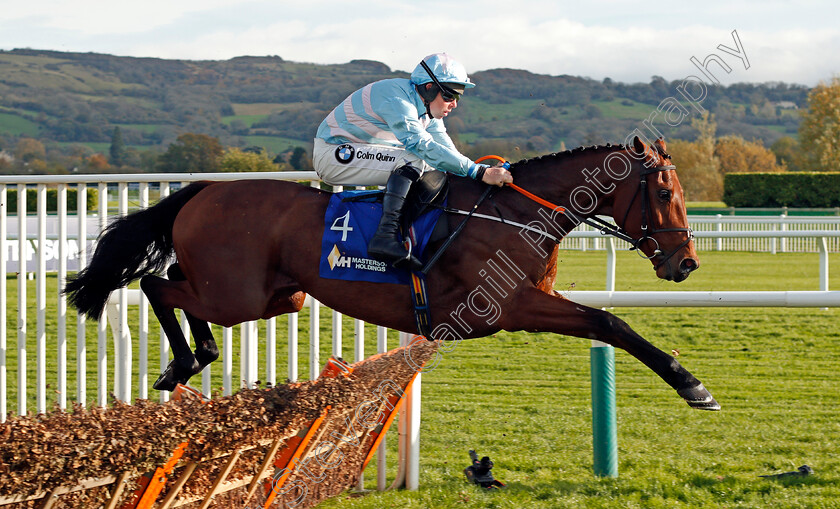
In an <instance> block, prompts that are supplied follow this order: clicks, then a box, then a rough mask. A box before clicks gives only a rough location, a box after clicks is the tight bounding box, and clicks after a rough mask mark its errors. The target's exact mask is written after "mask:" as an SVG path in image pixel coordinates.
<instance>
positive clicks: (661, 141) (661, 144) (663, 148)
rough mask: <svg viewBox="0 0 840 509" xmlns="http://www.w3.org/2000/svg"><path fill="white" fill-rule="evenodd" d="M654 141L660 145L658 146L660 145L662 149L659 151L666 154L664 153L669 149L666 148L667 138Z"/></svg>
mask: <svg viewBox="0 0 840 509" xmlns="http://www.w3.org/2000/svg"><path fill="white" fill-rule="evenodd" d="M653 143H654V144H655V145H656V146H658V147H659V149H660V150H659V153H660V154H664V153H666V152H667V150H665V138H657V139H656V141H655V142H653Z"/></svg>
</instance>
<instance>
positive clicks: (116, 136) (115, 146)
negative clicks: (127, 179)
mask: <svg viewBox="0 0 840 509" xmlns="http://www.w3.org/2000/svg"><path fill="white" fill-rule="evenodd" d="M125 152H126V149H125V142H123V137H122V131H120V127H119V126H116V127H114V131H113V132H112V133H111V151H110V155H111V161H110V162H111V166H122V165H123V164H125V155H126V153H125Z"/></svg>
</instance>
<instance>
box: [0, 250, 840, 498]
mask: <svg viewBox="0 0 840 509" xmlns="http://www.w3.org/2000/svg"><path fill="white" fill-rule="evenodd" d="M700 261H701V267H700V269H699V270H698V271H697V272H696V273H694V274H692V276H691V277H690V278H689V279H688V280H687V281H685V282H684V283H680V284H679V285H676V284H673V283H668V282H664V281H660V280H657V279H656V278H655V277H654V275H653V271H652V270H651V265H650V263H649V262H647V261H645V260H642V259H640V258H639V257H638V256H637V255H635V254H633V253H629V252H621V253H619V258H618V270H617V273H618V281H617V289H619V290H745V289H746V290H815V289H818V287H819V284H818V274H819V268H818V265H819V264H818V257H817V255H816V254H790V253H786V254H777V255H770V254H764V253H716V252H703V253H700ZM838 262H840V255H837V254H834V255H832V257H831V263H832V265H833V266H834V267H837V266H838V265H837V264H838ZM605 264H606V257H605V254H604V253H602V252H591V251H590V252H586V253H582V252H577V251H561V252H560V264H559V270H558V277H557V285H556V288H557V289H558V290H560V291H564V292H566V291H573V290H571V289H572V288H573V289H575V290H601V289H603V288H604V280H605V276H604V267H605ZM48 282H49V285H50V288H54V286H55V278H51V279H50V280H49V281H48ZM30 285H32V283H30ZM830 285H831V287H833V288H840V272H837V271H836V270H835V271H834V272H833V273H832V277H831V281H830ZM53 291H54V290H52V289H51V290H50V291H49V293H48V295H54V294H53V293H52V292H53ZM28 295H29V297H30V301H32V300H34V287H33V286H30V288H29V294H28ZM7 298H8V300H7V306H9V307H10V311H9V313H10V317H9V319H8V320H7V323H8V327H9V329H8V330H9V331H10V332H9V339H8V346H9V352H8V354H9V355H10V356H11V358H10V360H9V366H10V373H9V375H8V376H9V382H10V386H11V385H13V384H14V380H15V372H14V369H15V365H16V364H15V361H14V356H15V352H14V350H15V345H16V336H15V334H16V333H15V324H14V317H15V315H14V314H13V313H14V307H15V305H16V297H15V280H14V278H10V279H9V295H8V296H7ZM50 299H52V297H50ZM51 305H52V304H51ZM613 312H614V313H615V314H616V315H618V316H620V317H621V318H623V319H624V320H625V321H627V322H628V323H629V324H630V325H631V327H633V328H634V329H635V330H636V331H637V332H639V333H640V334H642V335H643V336H644V337H646V338H647V339H649V340H650V341H651V342H652V343H653V344H655V345H656V346H657V347H659V348H660V349H662V350H665V351H666V352H670V351H672V350H678V351H679V353H680V355H679V360H680V362H681V363H682V364H683V365H684V366H685V367H687V368H688V369H689V370H691V371H692V372H693V373H694V374H695V375H696V376H697V377H698V378H700V379H701V380H702V381H703V382H704V383H705V384H706V385H707V387H708V388H709V389H710V390H711V391H712V393H713V394H714V395H715V396H716V398H717V399H718V401H719V402H720V403H721V405H722V406H723V410H722V411H721V412H719V413H711V412H701V411H696V410H692V409H690V408H689V407H688V406H687V405H686V404H685V403H684V402H683V401H682V400H681V399H680V398H679V397H678V396H677V395H676V394H675V393H674V392H673V391H672V390H671V389H670V388H669V387H668V386H667V385H666V384H665V383H664V382H663V381H661V380H660V379H659V378H658V377H656V376H655V375H654V374H653V373H652V372H651V371H650V370H648V369H647V368H645V367H644V366H643V365H642V364H641V363H640V362H638V361H637V360H635V359H634V358H632V357H630V356H629V355H627V354H626V353H624V352H623V351H620V350H619V351H617V352H616V374H617V376H616V378H617V381H616V391H617V406H618V410H617V414H618V444H619V456H618V458H619V475H620V476H619V478H617V479H599V478H596V477H594V476H593V474H592V470H591V468H592V434H591V410H590V381H589V376H590V375H589V341H587V340H584V339H579V338H571V337H561V336H556V335H552V334H526V333H499V334H496V335H494V336H493V337H489V338H483V339H474V340H469V341H465V342H462V343H460V344H458V345H457V347H456V348H455V349H454V350H452V351H451V352H449V353H446V354H445V355H444V358H443V359H442V360H441V362H440V363H439V365H438V366H437V367H436V369H434V370H433V371H431V372H428V373H425V374H424V375H423V379H422V384H423V395H422V399H423V421H422V428H421V474H420V490H419V491H417V492H405V491H397V492H388V493H372V494H369V495H367V496H364V497H359V496H356V495H352V494H345V495H342V496H339V497H336V498H335V499H333V500H330V501H328V502H326V503H324V504H323V505H322V506H321V507H327V508H331V507H342V508H377V509H379V508H382V507H399V508H403V507H414V508H421V507H422V508H427V507H434V508H462V507H466V508H486V507H494V508H566V507H575V508H577V507H599V508H613V507H623V508H651V507H652V508H657V507H663V508H674V507H679V508H698V507H699V508H705V507H709V508H713V507H725V508H730V507H746V508H764V507H774V508H800V507H810V508H830V507H837V505H836V504H837V500H838V497H840V459H838V456H837V449H838V446H840V411H838V409H837V408H838V407H837V404H836V394H837V390H836V386H837V381H838V375H837V366H838V365H840V330H838V328H837V326H836V323H837V318H838V311H837V310H834V309H832V310H828V311H824V310H820V309H761V308H741V309H714V308H707V309H703V308H693V309H689V308H663V309H648V308H636V309H614V310H613ZM34 315H35V314H34V310H33V311H30V313H29V318H30V321H29V330H30V336H31V335H32V334H34V331H35V324H34V321H32V318H33V317H34ZM47 316H48V317H52V316H53V314H52V313H51V312H48V313H47ZM131 319H132V320H134V318H133V312H132V318H131ZM300 324H301V325H302V326H304V330H303V331H301V336H300V337H301V345H300V351H301V359H302V361H301V378H304V379H305V378H308V370H307V368H306V361H305V359H304V357H303V354H304V353H305V352H306V351H307V350H308V347H307V346H306V338H307V337H308V332H307V329H306V327H308V324H309V320H308V314H307V313H305V312H302V313H301V317H300ZM320 328H321V330H322V331H323V334H324V337H327V336H326V335H327V334H328V333H329V330H330V328H331V320H330V317H329V315H328V313H322V316H321V320H320ZM93 329H94V327H93V326H91V325H89V326H88V341H89V343H88V345H89V346H88V350H89V356H92V357H93V358H95V353H94V352H95V348H96V339H95V331H94V330H93ZM285 330H286V319H285V318H281V319H280V320H278V345H277V350H278V353H279V357H278V360H279V366H278V373H279V374H280V377H279V378H281V379H282V378H283V376H285V375H284V374H285V363H284V361H282V359H283V357H284V352H285V349H286V339H285V338H286V335H285V334H286V333H285ZM343 330H344V338H345V340H344V341H345V344H346V345H345V348H344V353H345V356H346V357H351V355H350V353H349V352H350V351H351V349H352V346H351V338H352V326H351V325H350V322H349V320H347V319H345V321H344V328H343ZM47 331H48V337H51V336H53V335H54V331H55V323H54V318H50V322H48V324H47ZM152 331H153V332H152V336H153V339H152V343H153V344H154V345H157V341H158V332H157V326H156V325H155V326H153V327H152ZM235 333H236V334H237V336H238V328H236V329H235ZM72 337H74V336H72ZM261 337H264V335H263V334H262V333H261ZM391 338H392V339H391V345H395V344H396V340H395V339H393V334H392V336H391ZM366 340H367V341H366V351H367V352H368V353H370V352H373V351H374V346H373V343H374V342H375V333H374V332H373V330H372V328H370V327H369V328H368V330H367V331H366ZM32 341H33V340H32V339H30V343H32ZM50 341H51V342H53V341H54V340H52V339H50ZM110 343H111V341H109V344H110ZM260 343H261V349H264V348H265V345H264V343H265V342H264V340H261V342H260ZM323 343H324V344H322V346H321V359H322V360H323V359H326V358H327V357H328V355H329V347H328V345H327V344H326V343H327V341H326V340H324V341H323ZM70 344H71V346H70V347H69V352H70V353H71V355H70V357H72V356H73V352H75V340H74V339H71V343H70ZM233 344H234V348H235V349H236V350H238V348H239V340H238V338H235V339H234V343H233ZM29 348H30V352H31V353H30V361H31V363H32V364H33V366H34V344H32V345H31V346H30V347H29ZM152 350H153V351H154V348H153V349H152ZM48 351H49V352H52V351H54V346H52V343H51V345H50V346H49V347H48ZM135 355H136V344H135ZM263 355H264V354H263V352H262V351H261V353H260V359H263V358H264V357H263ZM50 357H51V356H50ZM51 362H52V361H51ZM70 365H71V367H72V366H74V365H75V364H74V361H71V364H70ZM150 365H151V366H157V360H154V361H151V362H150ZM233 365H234V372H235V373H234V376H235V377H236V376H237V375H238V366H239V363H238V360H234V364H233ZM134 366H135V368H136V366H137V360H136V359H135V361H134ZM48 369H49V370H50V372H51V373H52V372H53V371H54V366H52V365H51V364H50V365H48ZM214 369H215V371H214V373H215V374H216V375H217V374H218V373H219V370H218V368H215V366H214ZM150 371H152V374H151V375H150V378H152V379H153V378H154V377H155V376H156V373H157V372H156V368H155V367H153V368H152V369H151V370H150ZM30 373H31V372H30ZM93 373H94V371H93V368H92V363H91V361H90V360H89V378H88V386H89V387H91V388H92V389H94V390H95V378H94V377H93V376H92V374H93ZM261 373H262V370H261ZM30 376H34V375H32V374H30ZM261 376H262V375H261ZM53 379H54V375H51V374H50V375H48V380H53ZM215 386H216V384H215V383H214V387H215ZM10 392H11V393H14V391H12V390H10ZM150 394H152V397H156V395H155V393H154V392H151V391H150ZM50 397H53V396H52V395H51V396H50ZM12 408H13V407H12ZM30 408H34V407H33V406H30ZM395 442H396V439H395V438H392V439H390V440H389V446H390V447H391V448H393V446H394V444H395ZM469 449H475V450H476V451H477V452H478V453H479V455H489V456H490V457H491V458H492V459H493V461H494V462H495V465H496V466H495V468H494V470H493V472H494V474H495V475H496V477H497V478H499V479H501V480H503V481H505V482H506V483H507V484H508V488H507V489H505V490H503V491H493V492H488V491H482V490H481V489H479V488H477V487H474V486H472V485H469V484H467V483H466V481H465V477H464V475H463V469H464V468H465V467H466V466H467V465H468V464H469V457H468V455H467V451H468V450H469ZM394 456H395V454H391V456H390V457H391V458H393V457H394ZM802 464H808V465H810V466H811V467H812V468H814V471H815V475H814V476H811V477H809V478H805V479H794V480H784V481H779V480H766V479H762V478H759V477H758V476H759V475H763V474H772V473H777V472H782V471H790V470H795V469H796V468H797V467H798V466H800V465H802ZM394 470H395V469H394V468H393V467H392V468H391V469H390V472H389V476H390V478H389V482H390V479H392V478H393V476H394V474H395V472H394ZM374 477H375V474H374V473H373V470H372V469H370V470H369V472H368V474H367V475H366V480H367V486H368V487H373V483H374Z"/></svg>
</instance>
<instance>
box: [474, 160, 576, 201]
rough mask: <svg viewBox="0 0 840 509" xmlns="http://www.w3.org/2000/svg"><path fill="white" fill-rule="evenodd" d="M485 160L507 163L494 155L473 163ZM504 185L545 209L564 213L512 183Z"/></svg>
mask: <svg viewBox="0 0 840 509" xmlns="http://www.w3.org/2000/svg"><path fill="white" fill-rule="evenodd" d="M487 159H497V160H499V161H501V162H503V163H507V161H506V160H505V158H504V157H501V156H495V155H489V156H482V157H479V158H478V159H476V160H475V162H477V163H480V162H482V161H486V160H487ZM507 164H508V166H510V163H507ZM505 185H506V186H508V187H510V188H512V189H513V190H514V191H516V192H518V193H519V194H521V195H523V196H525V197H526V198H529V199H530V200H533V201H535V202H537V203H539V204H540V205H543V206H546V207H548V208H550V209H551V210H556V211H558V212H560V213H561V214H562V213H564V212H566V209H565V208H564V207H561V206H559V205H555V204H553V203H551V202H550V201H548V200H544V199H542V198H540V197H539V196H537V195H535V194H534V193H532V192H530V191H526V190H525V189H522V188H521V187H519V186H517V185H516V184H514V183H512V182H511V183H508V184H505Z"/></svg>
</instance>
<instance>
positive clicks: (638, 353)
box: [502, 288, 720, 410]
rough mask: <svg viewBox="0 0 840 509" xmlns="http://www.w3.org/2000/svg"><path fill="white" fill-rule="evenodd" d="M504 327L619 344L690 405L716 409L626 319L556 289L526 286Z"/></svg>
mask: <svg viewBox="0 0 840 509" xmlns="http://www.w3.org/2000/svg"><path fill="white" fill-rule="evenodd" d="M502 325H503V328H504V329H505V330H527V331H532V332H555V333H557V334H565V335H568V336H576V337H580V338H587V339H594V340H598V341H601V342H604V343H607V344H609V345H612V346H615V347H618V348H621V349H622V350H625V351H626V352H627V353H629V354H630V355H632V356H633V357H635V358H637V359H639V360H640V361H641V362H642V363H643V364H644V365H645V366H647V367H649V368H650V369H651V370H652V371H653V372H654V373H656V374H657V375H659V376H660V377H661V378H662V379H663V380H665V382H667V383H668V385H670V386H671V387H673V388H674V389H675V390H676V391H677V394H679V395H680V396H681V397H682V398H683V399H685V400H686V402H687V403H688V404H689V406H691V407H692V408H697V409H701V410H720V404H718V402H717V401H715V398H713V397H712V395H711V393H709V391H708V390H706V388H705V387H703V384H702V383H700V381H699V380H697V379H696V378H695V377H694V375H692V374H691V373H689V372H688V370H687V369H685V368H684V367H682V365H681V364H680V363H679V362H677V360H676V359H674V358H673V357H672V356H670V355H668V354H666V353H665V352H663V351H662V350H660V349H658V348H656V347H655V346H653V345H652V344H650V343H649V342H648V341H647V340H645V339H644V338H643V337H641V336H640V335H639V334H637V333H636V332H635V331H633V329H631V328H630V326H629V325H627V323H626V322H624V321H623V320H621V319H620V318H618V317H617V316H615V315H613V314H611V313H607V312H606V311H603V310H600V309H595V308H590V307H586V306H582V305H580V304H576V303H574V302H572V301H569V300H567V299H565V298H563V297H561V296H559V295H558V294H557V293H556V292H553V293H552V294H547V293H544V292H542V291H540V290H538V289H536V288H532V289H529V290H527V291H525V292H523V294H522V295H521V296H520V298H519V299H517V305H516V309H515V310H512V311H511V312H509V313H508V314H507V315H506V317H505V319H504V323H503V324H502Z"/></svg>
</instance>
